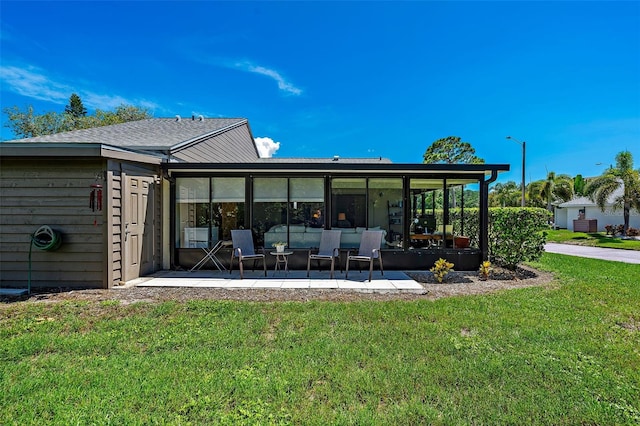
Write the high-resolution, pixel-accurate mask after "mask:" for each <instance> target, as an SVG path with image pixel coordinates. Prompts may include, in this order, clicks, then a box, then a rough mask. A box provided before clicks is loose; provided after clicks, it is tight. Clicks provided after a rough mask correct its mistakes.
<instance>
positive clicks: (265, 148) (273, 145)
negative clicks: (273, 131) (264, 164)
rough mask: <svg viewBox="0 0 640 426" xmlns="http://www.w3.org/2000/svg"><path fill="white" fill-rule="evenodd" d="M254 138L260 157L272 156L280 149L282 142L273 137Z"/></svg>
mask: <svg viewBox="0 0 640 426" xmlns="http://www.w3.org/2000/svg"><path fill="white" fill-rule="evenodd" d="M254 140H255V142H256V148H258V155H260V158H271V157H273V154H275V153H276V151H277V150H279V149H280V142H274V141H273V139H271V138H255V139H254Z"/></svg>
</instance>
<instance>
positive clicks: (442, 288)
mask: <svg viewBox="0 0 640 426" xmlns="http://www.w3.org/2000/svg"><path fill="white" fill-rule="evenodd" d="M406 274H407V275H409V276H410V277H411V278H412V279H414V280H416V281H417V282H419V283H422V285H423V286H424V292H421V293H413V292H403V291H395V292H360V291H349V290H336V289H322V290H319V289H313V290H305V289H223V288H167V287H165V288H156V287H130V288H114V289H112V290H101V289H98V290H94V289H87V290H71V289H63V288H60V289H49V290H48V291H46V292H45V291H37V292H34V293H32V294H31V295H30V296H23V297H6V296H5V297H2V298H0V302H2V303H3V304H4V306H7V305H8V304H11V303H12V302H27V303H52V302H60V301H93V302H103V301H119V302H120V304H123V305H127V304H131V303H136V302H148V303H158V302H166V301H176V302H186V301H189V300H241V301H250V302H271V301H300V302H306V301H312V300H320V301H336V302H356V301H361V300H374V301H375V300H378V301H385V300H420V299H427V300H435V299H440V298H442V297H452V296H464V295H477V294H487V293H493V292H496V291H501V290H508V289H514V288H523V287H533V286H543V285H547V284H548V283H550V282H551V281H552V280H553V276H552V275H551V274H550V273H547V272H542V271H537V270H535V269H531V268H528V267H519V268H518V269H517V270H516V271H509V270H506V269H502V268H494V270H493V271H492V272H491V275H490V276H489V279H488V280H486V281H483V280H481V279H480V278H479V276H478V273H477V272H459V271H453V272H450V273H449V274H448V275H447V276H446V277H445V281H444V282H443V283H438V282H437V281H436V280H435V278H434V277H433V274H432V273H431V272H428V271H427V272H421V271H411V272H406ZM2 306H3V305H2V304H0V307H2Z"/></svg>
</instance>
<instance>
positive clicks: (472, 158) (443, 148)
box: [422, 136, 484, 207]
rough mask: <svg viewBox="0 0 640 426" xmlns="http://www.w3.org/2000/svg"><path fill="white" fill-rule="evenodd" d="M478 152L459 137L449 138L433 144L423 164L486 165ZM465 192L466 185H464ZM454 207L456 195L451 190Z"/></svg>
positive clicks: (424, 156)
mask: <svg viewBox="0 0 640 426" xmlns="http://www.w3.org/2000/svg"><path fill="white" fill-rule="evenodd" d="M475 154H476V150H475V149H474V148H473V147H472V146H471V144H470V143H469V142H462V140H461V139H460V137H459V136H448V137H446V138H441V139H438V140H437V141H435V142H434V143H432V144H431V145H430V146H429V148H427V150H426V151H425V153H424V155H423V156H422V158H423V161H422V162H423V163H425V164H434V163H445V164H484V159H482V158H480V157H477V156H476V155H475ZM462 187H463V190H464V185H462ZM451 197H452V199H453V207H455V206H456V193H455V191H454V189H453V188H451Z"/></svg>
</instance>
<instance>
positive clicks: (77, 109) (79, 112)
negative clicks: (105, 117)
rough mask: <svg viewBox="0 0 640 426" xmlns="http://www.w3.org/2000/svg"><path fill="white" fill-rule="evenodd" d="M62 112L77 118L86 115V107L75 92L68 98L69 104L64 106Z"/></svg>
mask: <svg viewBox="0 0 640 426" xmlns="http://www.w3.org/2000/svg"><path fill="white" fill-rule="evenodd" d="M64 112H65V113H66V114H69V115H70V116H72V117H75V118H79V117H84V116H86V115H87V109H86V108H85V107H84V105H83V104H82V99H80V96H78V95H76V94H75V93H72V94H71V97H70V98H69V105H67V106H66V107H64Z"/></svg>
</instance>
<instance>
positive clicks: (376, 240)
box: [345, 231, 384, 281]
mask: <svg viewBox="0 0 640 426" xmlns="http://www.w3.org/2000/svg"><path fill="white" fill-rule="evenodd" d="M383 233H384V231H363V232H362V239H361V240H360V248H359V249H358V254H354V255H351V252H350V251H349V252H347V268H346V275H345V278H349V263H350V262H351V261H352V260H355V261H357V262H358V265H361V264H362V263H361V262H369V281H371V275H372V273H373V261H374V259H378V264H379V265H380V275H384V270H383V268H382V253H381V252H380V245H381V244H382V236H383ZM360 272H362V268H360Z"/></svg>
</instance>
